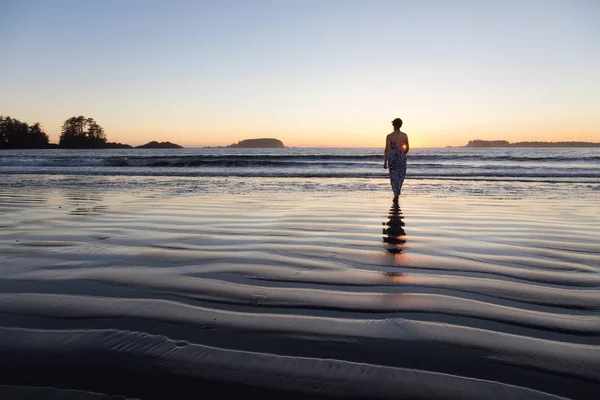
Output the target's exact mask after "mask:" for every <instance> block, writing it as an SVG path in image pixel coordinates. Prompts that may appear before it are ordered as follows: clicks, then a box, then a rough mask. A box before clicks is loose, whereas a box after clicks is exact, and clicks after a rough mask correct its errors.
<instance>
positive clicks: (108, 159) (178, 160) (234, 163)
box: [0, 154, 600, 167]
mask: <svg viewBox="0 0 600 400" xmlns="http://www.w3.org/2000/svg"><path fill="white" fill-rule="evenodd" d="M382 158H383V156H382V154H377V155H373V154H367V155H365V154H357V155H336V154H327V155H183V156H135V155H133V156H132V155H127V156H93V155H92V156H86V157H81V156H74V157H67V156H61V157H44V156H41V157H22V156H11V155H6V154H3V155H1V156H0V166H24V167H35V166H38V167H41V166H46V167H76V166H80V167H86V166H89V167H95V166H109V167H167V166H169V167H202V166H206V167H210V166H217V167H251V166H273V167H288V166H302V165H320V164H323V165H347V166H352V165H365V164H368V163H380V162H382ZM409 160H410V162H413V163H432V162H443V161H447V162H449V164H443V165H453V164H460V163H462V162H472V161H476V162H477V163H478V165H485V163H487V162H500V165H510V164H511V163H527V162H536V163H540V162H542V163H549V164H550V165H551V164H554V163H578V164H583V165H587V164H589V165H590V166H594V165H597V163H598V161H600V156H581V157H564V156H561V157H540V156H528V157H523V156H512V155H507V156H486V155H467V154H452V155H448V154H445V155H435V154H409Z"/></svg>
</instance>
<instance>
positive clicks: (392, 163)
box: [388, 142, 406, 196]
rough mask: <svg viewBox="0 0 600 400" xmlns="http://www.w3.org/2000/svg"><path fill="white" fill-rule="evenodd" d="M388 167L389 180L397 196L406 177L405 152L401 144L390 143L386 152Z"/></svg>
mask: <svg viewBox="0 0 600 400" xmlns="http://www.w3.org/2000/svg"><path fill="white" fill-rule="evenodd" d="M388 168H389V170H390V182H391V183H392V190H393V191H394V195H395V196H399V195H400V192H401V191H402V184H403V183H404V178H405V177H406V153H405V152H404V150H402V145H401V144H398V143H394V142H392V143H390V149H389V152H388Z"/></svg>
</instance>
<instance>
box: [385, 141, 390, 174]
mask: <svg viewBox="0 0 600 400" xmlns="http://www.w3.org/2000/svg"><path fill="white" fill-rule="evenodd" d="M389 149H390V136H389V135H388V136H386V137H385V150H384V151H383V168H387V162H388V150H389Z"/></svg>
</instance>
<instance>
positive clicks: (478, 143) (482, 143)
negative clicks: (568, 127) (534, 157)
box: [449, 139, 600, 149]
mask: <svg viewBox="0 0 600 400" xmlns="http://www.w3.org/2000/svg"><path fill="white" fill-rule="evenodd" d="M449 147H451V146H449ZM462 147H467V148H477V149H481V148H505V147H521V148H523V147H527V148H566V147H571V148H576V147H600V143H594V142H515V143H510V142H509V141H507V140H479V139H477V140H469V143H467V145H466V146H462Z"/></svg>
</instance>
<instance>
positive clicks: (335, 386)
mask: <svg viewBox="0 0 600 400" xmlns="http://www.w3.org/2000/svg"><path fill="white" fill-rule="evenodd" d="M597 200H598V196H596V197H593V196H592V197H590V198H580V199H570V200H569V201H564V199H550V198H548V199H521V200H519V199H507V200H503V199H486V198H482V197H477V196H471V197H459V196H450V197H447V198H440V197H437V198H434V197H416V196H415V197H410V196H407V197H405V198H402V199H401V201H400V203H399V204H398V205H394V204H393V203H392V202H391V199H389V198H384V196H381V193H371V194H370V193H364V192H357V193H347V194H345V195H341V194H339V193H338V194H335V193H334V194H331V195H326V194H323V193H320V194H318V193H313V194H311V193H307V194H304V195H303V194H298V193H295V194H294V195H293V196H286V195H285V194H277V193H260V192H258V193H254V194H246V195H238V196H227V197H224V196H218V195H215V194H199V195H195V196H179V197H158V198H156V197H152V196H143V194H142V195H140V194H139V193H123V192H122V191H113V192H108V191H107V192H96V193H91V194H90V193H85V192H83V191H77V190H56V191H44V192H42V191H34V190H33V191H24V190H13V191H11V190H8V189H5V190H2V191H1V192H0V217H1V219H0V265H1V267H0V336H1V337H2V340H1V341H0V355H1V359H2V360H5V361H3V362H2V363H1V365H0V396H1V397H2V398H7V397H8V398H10V396H17V395H21V396H25V397H27V396H29V397H32V398H35V396H38V397H40V396H42V395H40V393H41V392H40V391H44V390H47V391H48V392H47V393H46V394H45V395H44V396H50V395H52V396H61V395H62V396H63V397H66V396H70V397H69V398H94V399H95V398H101V394H107V395H121V396H124V397H131V398H149V399H150V398H166V397H174V398H176V397H186V396H187V395H186V394H185V393H193V394H196V395H197V394H200V393H201V394H204V395H209V396H215V397H216V396H223V395H232V396H237V395H243V396H245V397H246V398H269V397H273V398H280V397H284V396H285V397H291V398H313V397H320V398H329V397H352V398H373V397H382V398H396V399H397V398H407V399H409V398H410V399H414V398H417V399H418V398H422V399H429V398H447V399H450V398H452V399H454V398H472V399H483V398H486V399H492V398H498V399H504V398H527V399H534V398H540V399H546V398H561V397H562V398H575V399H587V398H589V399H593V398H597V396H598V394H599V393H600V374H599V373H598V371H600V311H599V310H600V290H599V288H600V247H599V243H600V217H599V215H600V212H599V211H600V210H599V209H598V205H597V204H598V202H597ZM6 360H8V361H6ZM57 398H60V397H57Z"/></svg>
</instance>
